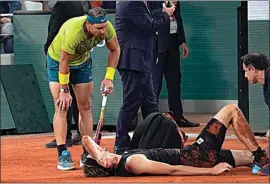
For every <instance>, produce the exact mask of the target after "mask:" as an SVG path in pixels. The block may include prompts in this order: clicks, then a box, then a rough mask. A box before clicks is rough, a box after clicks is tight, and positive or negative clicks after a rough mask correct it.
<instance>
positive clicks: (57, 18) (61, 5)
mask: <svg viewBox="0 0 271 184" xmlns="http://www.w3.org/2000/svg"><path fill="white" fill-rule="evenodd" d="M47 7H48V8H52V12H51V17H50V20H49V25H48V37H47V41H46V43H45V44H44V53H45V54H46V55H47V51H48V48H49V46H50V44H51V43H52V41H53V40H54V38H55V36H56V35H57V33H58V31H59V29H60V27H61V26H62V24H63V23H64V22H66V21H67V20H68V19H70V18H73V17H77V16H83V15H84V11H83V7H82V5H81V2H80V1H58V2H57V1H54V2H53V1H50V2H48V4H47ZM70 10H72V11H70ZM69 88H70V93H71V96H72V105H71V106H70V107H69V110H68V112H67V135H66V145H67V146H68V147H70V146H72V144H78V143H80V142H81V135H80V132H79V130H78V121H79V111H78V107H77V103H76V97H75V94H74V91H73V88H72V86H71V85H70V87H69ZM72 117H73V120H74V122H75V124H76V126H77V134H76V135H75V136H74V138H73V140H72V132H71V128H72ZM56 146H57V144H56V140H55V139H54V140H53V141H52V142H49V143H47V144H46V145H45V147H47V148H55V147H56Z"/></svg>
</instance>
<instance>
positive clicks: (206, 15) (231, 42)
mask: <svg viewBox="0 0 271 184" xmlns="http://www.w3.org/2000/svg"><path fill="white" fill-rule="evenodd" d="M239 5H240V2H181V6H182V17H183V21H184V26H185V32H186V38H187V43H188V47H189V50H190V55H189V57H188V58H187V59H186V60H181V63H182V64H181V65H182V97H183V99H184V100H237V10H236V9H237V7H238V6H239ZM109 19H110V20H111V21H112V22H113V23H114V14H110V15H109ZM48 20H49V15H42V14H30V15H26V14H24V15H23V14H17V15H15V16H14V25H15V35H14V36H15V64H33V66H34V68H35V71H36V75H37V78H38V81H39V85H40V88H41V91H42V96H43V98H44V101H45V104H46V109H47V111H48V115H49V118H50V119H52V116H53V104H52V99H51V95H50V92H49V88H48V83H47V79H46V71H45V57H44V56H43V44H44V42H45V40H46V37H47V25H48ZM267 34H268V33H267ZM259 43H260V42H259ZM107 55H108V51H107V49H106V48H105V46H101V47H96V48H94V50H93V52H92V58H93V75H94V83H95V90H94V95H93V114H94V123H95V124H96V122H97V121H98V115H99V111H100V107H101V96H100V92H99V86H100V82H101V80H102V78H103V76H104V69H105V65H106V60H107ZM114 84H115V92H114V94H113V95H112V96H110V97H109V98H108V105H107V107H106V113H105V115H106V116H105V125H115V123H116V119H117V115H118V111H119V107H120V104H121V99H122V94H121V85H120V78H119V76H118V75H117V76H116V78H115V83H114ZM161 98H167V95H166V90H165V84H164V85H163V91H162V94H161Z"/></svg>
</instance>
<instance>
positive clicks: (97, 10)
mask: <svg viewBox="0 0 271 184" xmlns="http://www.w3.org/2000/svg"><path fill="white" fill-rule="evenodd" d="M87 15H89V16H92V17H101V16H104V15H106V11H105V9H103V8H101V7H94V8H91V9H90V10H88V13H87Z"/></svg>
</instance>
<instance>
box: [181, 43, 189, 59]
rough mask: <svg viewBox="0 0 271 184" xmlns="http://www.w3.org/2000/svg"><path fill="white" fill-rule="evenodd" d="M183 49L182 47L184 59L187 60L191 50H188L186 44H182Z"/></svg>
mask: <svg viewBox="0 0 271 184" xmlns="http://www.w3.org/2000/svg"><path fill="white" fill-rule="evenodd" d="M181 47H182V52H183V53H182V58H184V59H185V58H187V56H188V53H189V50H188V48H187V45H186V43H182V45H181Z"/></svg>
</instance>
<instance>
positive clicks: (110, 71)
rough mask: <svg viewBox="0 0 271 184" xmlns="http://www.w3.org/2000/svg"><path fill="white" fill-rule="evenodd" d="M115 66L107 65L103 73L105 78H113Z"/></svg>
mask: <svg viewBox="0 0 271 184" xmlns="http://www.w3.org/2000/svg"><path fill="white" fill-rule="evenodd" d="M115 71H116V70H115V68H113V67H110V66H109V67H107V68H106V74H105V78H106V79H110V80H112V81H113V80H114V76H115Z"/></svg>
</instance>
